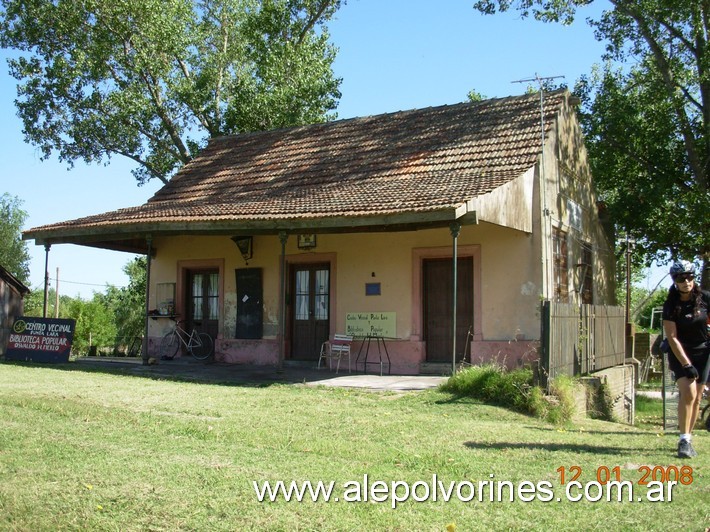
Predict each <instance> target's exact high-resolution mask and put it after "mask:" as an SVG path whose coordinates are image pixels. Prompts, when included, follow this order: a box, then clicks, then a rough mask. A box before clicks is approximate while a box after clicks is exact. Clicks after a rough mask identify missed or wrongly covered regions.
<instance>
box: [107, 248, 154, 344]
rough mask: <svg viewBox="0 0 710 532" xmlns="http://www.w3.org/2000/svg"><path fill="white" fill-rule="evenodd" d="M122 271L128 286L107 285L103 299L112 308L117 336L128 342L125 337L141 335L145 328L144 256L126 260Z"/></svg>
mask: <svg viewBox="0 0 710 532" xmlns="http://www.w3.org/2000/svg"><path fill="white" fill-rule="evenodd" d="M123 272H124V273H125V274H126V275H128V279H129V281H128V286H125V287H120V288H119V287H116V286H108V287H107V290H106V296H105V299H106V301H107V303H108V304H109V306H110V307H111V308H112V309H113V313H114V322H115V324H116V329H117V331H118V332H117V336H119V337H122V338H123V341H124V342H128V340H127V338H130V337H136V336H143V332H144V328H145V292H146V258H145V257H144V256H140V257H136V258H135V259H133V260H131V261H129V262H127V263H126V265H125V266H124V267H123Z"/></svg>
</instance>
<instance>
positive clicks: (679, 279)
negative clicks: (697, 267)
mask: <svg viewBox="0 0 710 532" xmlns="http://www.w3.org/2000/svg"><path fill="white" fill-rule="evenodd" d="M694 279H695V275H693V274H692V273H682V274H680V275H676V276H675V278H674V279H673V280H674V281H675V282H676V283H684V282H686V281H692V280H694Z"/></svg>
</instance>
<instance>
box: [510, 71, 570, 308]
mask: <svg viewBox="0 0 710 532" xmlns="http://www.w3.org/2000/svg"><path fill="white" fill-rule="evenodd" d="M558 78H564V76H543V77H541V76H539V75H538V74H537V72H536V73H535V77H534V78H527V79H519V80H517V81H511V83H529V82H531V81H537V84H538V86H539V87H540V142H541V145H540V194H541V196H542V215H543V220H545V223H544V227H545V230H546V232H548V234H551V233H552V226H551V223H550V222H551V220H550V209H548V208H547V191H546V188H545V181H546V176H545V82H546V81H550V80H553V79H558ZM548 226H549V231H548ZM544 236H545V235H542V237H543V239H544ZM543 249H544V250H546V251H545V258H544V259H543V271H544V273H543V275H544V279H543V287H545V297H546V298H548V299H549V291H550V284H549V255H550V254H549V252H548V251H547V246H543Z"/></svg>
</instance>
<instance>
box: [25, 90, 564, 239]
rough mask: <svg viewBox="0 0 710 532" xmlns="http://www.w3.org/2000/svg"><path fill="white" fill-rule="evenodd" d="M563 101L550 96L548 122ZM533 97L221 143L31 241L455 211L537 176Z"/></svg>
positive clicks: (559, 94)
mask: <svg viewBox="0 0 710 532" xmlns="http://www.w3.org/2000/svg"><path fill="white" fill-rule="evenodd" d="M564 97H565V93H563V92H559V91H558V92H554V93H551V94H548V95H546V98H545V104H546V105H545V113H546V123H547V124H548V125H549V124H550V123H551V122H552V119H554V117H555V115H556V113H557V111H558V109H559V107H560V105H561V103H562V100H563V98H564ZM539 152H540V101H539V96H538V95H535V94H531V95H524V96H517V97H510V98H501V99H492V100H485V101H482V102H475V103H462V104H457V105H449V106H442V107H431V108H426V109H418V110H411V111H402V112H397V113H390V114H384V115H378V116H370V117H364V118H354V119H348V120H339V121H334V122H328V123H324V124H316V125H309V126H302V127H294V128H289V129H282V130H275V131H266V132H258V133H250V134H244V135H235V136H229V137H222V138H217V139H213V140H211V141H210V142H209V143H208V145H207V147H206V148H205V149H204V150H203V151H202V152H201V153H200V154H199V155H198V156H197V157H196V158H195V159H194V160H193V161H192V162H190V163H189V164H187V165H185V166H184V167H183V168H182V169H181V170H180V171H179V172H178V173H177V174H176V175H175V176H174V177H173V178H172V180H171V181H170V182H169V183H168V184H167V185H166V186H165V187H163V188H162V189H160V190H159V191H158V192H157V193H156V194H155V195H154V196H153V197H152V198H151V199H150V200H149V201H148V202H147V203H146V204H144V205H142V206H139V207H132V208H127V209H120V210H117V211H113V212H108V213H104V214H99V215H96V216H89V217H85V218H81V219H78V220H70V221H66V222H61V223H57V224H52V225H49V226H44V227H38V228H35V229H32V230H30V231H28V232H27V235H28V236H29V237H30V238H31V237H33V233H36V232H42V233H43V234H44V235H45V236H46V235H48V234H51V233H54V232H57V233H66V232H67V231H70V232H71V231H72V229H73V230H78V229H83V230H87V229H89V228H92V227H94V228H104V229H108V228H110V227H114V228H116V229H117V231H118V230H120V228H124V229H123V230H127V228H129V227H133V228H135V227H136V226H140V225H141V224H151V225H153V226H155V224H158V225H160V224H175V223H179V224H189V223H191V222H196V221H200V222H209V221H226V220H233V221H235V222H238V221H245V220H250V221H258V220H261V221H266V220H298V219H317V218H331V217H361V216H371V215H389V214H398V213H417V212H426V211H436V210H441V209H445V208H455V207H456V206H458V205H461V204H463V203H464V202H465V201H466V200H469V199H472V198H475V197H476V196H479V195H481V194H485V193H487V192H490V191H491V190H493V189H495V188H497V187H499V186H501V185H502V184H504V183H506V182H508V181H510V180H512V179H514V178H516V177H518V176H520V175H521V174H522V173H524V172H525V171H526V170H528V169H529V168H530V167H532V166H533V165H534V164H535V162H536V160H537V156H538V154H539Z"/></svg>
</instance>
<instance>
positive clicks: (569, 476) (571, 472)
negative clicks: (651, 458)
mask: <svg viewBox="0 0 710 532" xmlns="http://www.w3.org/2000/svg"><path fill="white" fill-rule="evenodd" d="M555 471H556V472H557V473H558V474H559V478H560V484H562V485H563V486H564V485H565V484H567V483H568V482H577V481H579V479H580V478H581V477H582V473H583V471H582V468H581V467H580V466H578V465H570V466H560V467H558V468H557V469H556V470H555ZM621 471H622V468H621V466H614V467H608V466H599V467H597V468H596V469H595V470H594V474H595V475H596V481H597V482H598V483H599V484H608V483H609V482H612V481H616V482H621V481H622V480H624V479H622V478H621V477H622V475H621ZM636 471H637V472H638V473H640V475H641V478H639V480H638V481H637V482H636V484H638V485H639V486H648V485H649V483H650V482H661V483H664V484H665V483H668V482H675V483H677V484H681V485H683V486H689V485H690V484H692V483H693V468H692V467H690V466H688V465H684V466H681V467H677V466H674V465H669V466H661V465H657V466H648V465H642V466H639V467H638V468H637V469H636Z"/></svg>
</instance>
